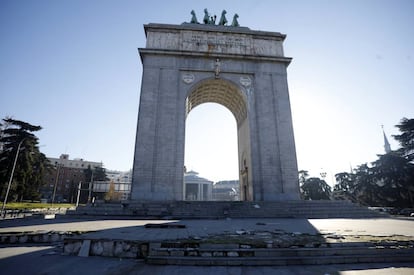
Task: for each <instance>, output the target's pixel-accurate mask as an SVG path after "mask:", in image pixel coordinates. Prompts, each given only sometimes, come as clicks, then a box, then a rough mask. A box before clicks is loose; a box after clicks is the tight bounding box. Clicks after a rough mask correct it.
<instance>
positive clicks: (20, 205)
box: [6, 202, 75, 210]
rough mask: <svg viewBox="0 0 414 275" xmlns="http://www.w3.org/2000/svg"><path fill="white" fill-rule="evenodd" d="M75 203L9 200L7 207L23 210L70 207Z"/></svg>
mask: <svg viewBox="0 0 414 275" xmlns="http://www.w3.org/2000/svg"><path fill="white" fill-rule="evenodd" d="M73 206H75V204H70V203H54V204H53V205H52V204H51V203H40V202H9V203H7V204H6V209H10V210H23V209H36V208H51V207H53V208H70V207H73Z"/></svg>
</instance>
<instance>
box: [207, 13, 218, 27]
mask: <svg viewBox="0 0 414 275" xmlns="http://www.w3.org/2000/svg"><path fill="white" fill-rule="evenodd" d="M216 19H217V15H214V16H212V17H210V22H209V24H211V25H215V24H216Z"/></svg>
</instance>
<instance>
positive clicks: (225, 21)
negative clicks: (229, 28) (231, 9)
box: [218, 10, 227, 26]
mask: <svg viewBox="0 0 414 275" xmlns="http://www.w3.org/2000/svg"><path fill="white" fill-rule="evenodd" d="M226 13H227V12H226V10H223V12H222V13H221V17H220V21H219V23H218V24H219V25H221V26H224V25H226V24H227V19H226Z"/></svg>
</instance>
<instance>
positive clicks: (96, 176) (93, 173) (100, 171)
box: [81, 165, 108, 202]
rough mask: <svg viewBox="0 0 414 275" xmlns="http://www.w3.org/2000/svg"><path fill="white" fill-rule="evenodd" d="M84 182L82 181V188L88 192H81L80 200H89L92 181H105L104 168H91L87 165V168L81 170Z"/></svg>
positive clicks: (106, 178)
mask: <svg viewBox="0 0 414 275" xmlns="http://www.w3.org/2000/svg"><path fill="white" fill-rule="evenodd" d="M83 174H84V177H85V180H86V182H84V184H83V187H82V189H84V190H88V192H83V193H82V195H81V201H84V202H90V201H91V199H92V197H93V194H92V183H93V182H95V181H107V180H108V177H107V175H106V171H105V168H102V167H95V168H94V169H93V170H92V168H91V166H90V165H89V166H88V168H87V169H85V170H84V171H83Z"/></svg>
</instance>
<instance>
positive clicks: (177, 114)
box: [131, 24, 299, 201]
mask: <svg viewBox="0 0 414 275" xmlns="http://www.w3.org/2000/svg"><path fill="white" fill-rule="evenodd" d="M145 31H146V35H147V44H146V47H145V48H141V49H139V53H140V57H141V60H142V64H143V74H142V83H141V95H140V102H139V112H138V123H137V135H136V143H135V154H134V165H133V179H132V190H131V199H132V200H137V201H179V200H183V175H184V157H185V156H184V150H185V124H186V116H187V114H188V113H189V112H190V111H191V110H192V109H193V108H194V107H196V106H198V105H200V104H202V103H206V102H212V103H218V104H221V105H223V106H225V107H226V108H227V109H229V110H230V111H231V113H232V114H233V115H234V117H235V118H236V122H237V137H238V145H237V146H238V159H239V169H240V171H239V179H240V182H241V185H242V186H241V188H240V189H241V190H243V192H241V197H242V200H255V201H278V200H292V199H294V200H295V199H299V184H298V175H297V163H296V154H295V143H294V136H293V126H292V117H291V110H290V100H289V91H288V85H287V71H286V68H287V66H288V64H289V63H290V61H291V59H290V58H288V57H285V56H284V54H283V45H282V44H283V40H284V35H282V34H279V33H274V32H263V31H253V30H249V29H248V28H247V29H243V28H235V29H233V28H229V29H226V30H224V29H223V28H219V29H216V28H215V27H214V26H204V25H199V24H183V25H164V24H149V25H146V26H145Z"/></svg>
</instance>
